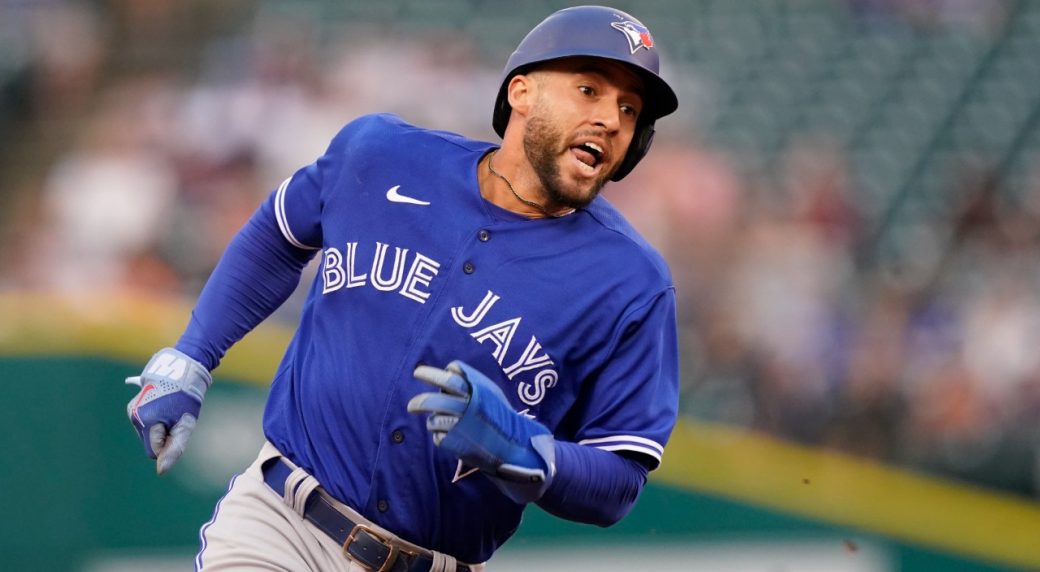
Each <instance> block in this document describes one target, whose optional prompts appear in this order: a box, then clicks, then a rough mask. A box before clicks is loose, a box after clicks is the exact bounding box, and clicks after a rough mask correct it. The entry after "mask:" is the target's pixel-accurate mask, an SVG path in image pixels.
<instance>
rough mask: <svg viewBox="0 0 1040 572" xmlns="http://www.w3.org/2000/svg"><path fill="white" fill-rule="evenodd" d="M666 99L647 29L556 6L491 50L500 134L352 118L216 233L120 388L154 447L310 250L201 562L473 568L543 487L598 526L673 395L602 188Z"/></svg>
mask: <svg viewBox="0 0 1040 572" xmlns="http://www.w3.org/2000/svg"><path fill="white" fill-rule="evenodd" d="M676 107H677V100H676V96H675V94H674V92H673V90H672V89H671V88H670V87H669V86H668V84H667V83H666V82H665V81H664V80H663V79H662V78H661V77H660V76H659V73H658V52H657V47H656V46H655V44H654V41H653V38H652V36H651V35H650V32H649V31H648V30H647V28H646V27H645V26H643V25H642V24H641V23H640V22H639V21H638V20H636V19H635V18H633V17H632V16H630V15H628V14H626V13H624V12H621V11H619V10H615V9H611V8H606V7H598V6H583V7H575V8H568V9H565V10H561V11H559V12H556V13H554V14H552V15H550V16H549V17H548V18H547V19H546V20H544V21H543V22H541V23H540V24H538V25H537V26H536V27H535V28H534V29H533V30H532V31H531V32H530V33H529V34H528V35H527V36H526V37H525V38H524V39H523V40H522V41H521V43H520V44H519V46H518V47H517V49H516V51H515V52H514V53H513V54H512V56H511V57H510V58H509V61H508V63H507V64H506V66H505V71H504V74H503V79H502V83H501V88H500V91H499V93H498V95H497V100H496V104H495V108H494V114H493V118H492V125H493V127H494V129H495V131H496V132H497V133H498V134H499V135H500V136H501V137H502V143H501V145H495V144H494V143H489V142H484V141H475V140H472V139H467V138H465V137H462V136H459V135H456V134H452V133H447V132H441V131H431V130H427V129H423V128H420V127H416V126H413V125H409V124H408V123H406V122H404V121H403V120H401V119H400V118H398V117H395V116H392V115H385V114H381V115H370V116H364V117H360V118H358V119H356V120H354V121H352V122H350V123H349V124H347V125H346V126H345V127H344V128H343V129H342V130H341V131H340V132H339V133H338V134H337V135H336V136H335V138H334V139H333V140H332V142H331V144H330V145H329V147H328V150H327V151H326V152H325V153H324V154H323V155H322V156H321V157H319V158H318V159H317V160H316V161H315V162H314V163H312V164H310V165H308V166H306V167H303V168H302V169H300V170H298V171H297V172H295V173H293V174H292V175H291V176H290V177H288V178H287V179H285V181H284V182H283V183H282V184H281V185H280V186H279V187H278V188H277V189H276V190H275V191H274V192H273V193H272V194H271V195H270V196H269V198H268V199H267V200H266V202H264V203H263V205H262V206H260V208H259V209H258V210H257V212H256V213H255V214H254V215H253V217H252V218H251V219H250V220H249V222H248V223H247V224H246V225H245V226H244V227H243V228H242V229H241V230H240V231H239V233H238V234H237V235H236V236H235V238H234V239H233V240H232V241H231V243H230V244H229V246H228V248H227V251H226V252H225V254H224V256H223V257H222V259H221V261H220V263H219V264H218V266H217V268H216V269H215V270H214V272H213V275H212V276H211V277H210V279H209V281H208V282H207V284H206V286H205V288H204V289H203V291H202V293H201V295H200V297H199V299H198V302H197V305H196V307H195V309H194V311H193V312H192V315H191V320H190V323H189V324H188V327H187V329H186V331H185V332H184V334H183V336H182V337H181V338H180V339H179V340H178V342H177V344H176V347H175V348H165V349H162V350H160V351H159V352H157V353H156V354H155V355H154V356H153V357H152V359H151V360H150V361H149V362H148V364H147V365H146V366H145V367H144V370H143V372H142V373H141V375H140V376H137V377H133V378H130V379H128V382H130V383H135V384H137V385H140V386H141V390H140V392H139V393H138V394H137V395H136V396H135V397H134V398H133V399H132V400H131V401H130V402H129V404H128V405H127V411H128V415H129V417H130V420H131V422H132V424H133V426H134V428H135V429H136V430H137V432H138V434H139V436H140V437H141V439H142V441H143V443H144V448H145V451H146V452H147V454H148V455H149V456H150V457H152V458H156V459H157V470H158V472H159V473H160V474H161V473H164V472H166V471H167V470H169V469H170V467H171V466H172V465H173V464H174V463H175V462H176V460H177V458H178V457H179V456H180V455H181V453H182V452H183V451H184V449H185V446H186V443H187V440H188V437H189V435H190V434H191V431H192V429H193V428H194V426H195V423H196V420H197V419H198V417H199V410H200V407H201V405H202V402H203V397H204V396H205V394H206V390H207V389H208V387H209V386H210V384H211V377H210V373H209V372H210V371H211V370H213V369H214V368H215V367H216V366H217V364H218V363H219V362H220V359H221V357H222V356H223V355H224V353H225V351H226V350H227V349H228V348H229V347H230V346H231V345H232V344H234V343H235V342H236V341H237V340H238V339H240V338H241V337H242V336H243V335H245V334H246V333H247V332H249V331H250V330H251V329H252V328H254V327H255V326H256V325H257V324H258V323H259V322H261V321H262V320H264V319H265V318H266V317H267V316H269V315H270V314H271V313H272V312H273V311H274V310H275V309H276V308H277V307H278V306H279V305H280V304H281V303H283V302H284V301H285V299H286V298H287V297H288V296H289V295H290V293H291V292H292V291H293V290H294V288H295V286H296V284H297V282H298V280H299V277H300V275H301V270H302V268H303V267H304V265H305V264H306V263H307V262H308V261H309V260H311V259H312V258H313V257H315V256H317V257H320V261H321V266H320V269H319V271H318V273H317V276H316V278H315V281H314V283H313V284H312V285H311V288H310V292H309V295H308V299H307V302H306V305H305V307H304V309H303V313H302V317H301V319H300V325H299V328H298V329H297V331H296V333H295V336H294V337H293V339H292V341H291V343H290V345H289V347H288V349H287V350H286V353H285V356H284V358H283V360H282V363H281V365H280V367H279V368H278V370H277V372H275V374H274V380H273V383H272V386H271V389H270V396H269V398H268V402H267V405H266V409H265V412H264V419H263V428H264V433H265V436H266V440H267V442H266V443H265V445H264V446H263V448H262V450H261V452H260V455H259V456H258V457H257V459H256V461H255V462H254V463H253V464H252V465H251V466H250V467H249V468H248V469H247V470H246V471H245V472H244V473H242V474H241V475H238V476H237V477H235V478H234V479H233V480H232V481H231V485H230V487H229V490H228V492H227V494H226V495H225V496H224V497H223V498H222V499H221V500H220V502H219V503H218V504H217V507H216V509H215V511H214V515H213V519H212V520H211V521H210V522H208V523H207V524H205V525H204V526H203V527H202V529H201V531H200V538H201V550H200V552H199V553H198V556H197V558H196V560H195V565H196V568H197V569H205V570H225V569H270V570H308V569H309V570H351V571H356V570H379V571H405V570H408V571H416V570H424V571H425V570H434V571H447V570H452V571H469V570H482V569H483V568H484V563H486V562H487V561H488V559H490V558H491V556H492V554H494V552H495V550H496V549H497V548H498V547H499V546H500V545H501V544H502V543H503V542H505V541H506V540H507V539H508V538H509V537H510V536H511V535H512V534H513V533H514V532H515V531H516V529H517V527H518V526H519V524H520V519H521V515H522V513H523V511H524V507H525V506H526V505H527V504H528V503H532V502H533V503H537V504H538V505H539V506H540V507H541V508H543V509H544V510H546V511H548V512H550V513H552V514H554V515H557V516H559V517H562V518H565V519H569V520H574V521H579V522H585V523H594V524H597V525H600V526H608V525H610V524H613V523H615V522H617V521H618V520H619V519H621V518H622V517H623V516H624V515H625V514H627V513H628V511H629V510H630V509H631V508H632V506H633V504H634V503H635V501H636V498H637V497H638V495H639V493H640V491H641V489H642V487H643V486H644V484H645V482H646V478H647V473H648V471H650V470H653V469H654V468H656V467H657V466H658V464H659V463H660V462H661V454H662V452H663V450H664V447H665V443H666V442H667V440H668V437H669V434H670V432H671V430H672V428H673V425H674V423H675V419H676V410H677V401H678V382H677V379H678V371H677V369H678V365H677V362H678V359H677V348H676V324H675V296H674V291H673V287H672V284H671V278H670V275H669V271H668V269H667V267H666V265H665V263H664V261H663V260H662V258H661V257H660V256H659V255H658V254H657V253H656V252H655V251H654V250H653V249H652V248H651V247H650V246H648V245H647V243H646V242H645V241H644V240H643V239H642V238H641V237H640V236H639V235H638V234H637V233H636V232H635V231H634V230H633V229H632V227H631V226H630V225H629V224H628V223H627V222H626V221H625V220H624V219H623V218H622V216H621V215H620V214H618V212H617V211H616V210H614V208H613V207H611V206H610V205H609V204H608V203H607V202H606V201H605V200H604V199H603V198H601V197H599V196H598V193H599V191H600V189H601V188H602V187H603V185H604V184H606V183H607V182H608V181H612V180H613V181H616V180H619V179H621V178H622V177H624V176H625V175H627V174H628V173H629V172H630V171H631V170H632V168H633V167H635V166H636V164H637V163H639V161H640V159H641V158H642V157H643V156H644V155H645V154H646V152H647V150H648V149H649V147H650V142H651V140H652V138H653V134H654V123H655V121H656V120H657V119H658V118H660V117H662V116H664V115H667V114H669V113H671V112H673V111H674V110H675V109H676Z"/></svg>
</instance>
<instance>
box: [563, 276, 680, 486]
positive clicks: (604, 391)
mask: <svg viewBox="0 0 1040 572" xmlns="http://www.w3.org/2000/svg"><path fill="white" fill-rule="evenodd" d="M616 338H617V339H616V340H615V342H614V351H613V353H612V354H611V356H610V358H609V360H608V362H607V364H606V366H605V367H604V368H603V370H602V371H601V372H600V373H599V375H598V376H596V379H595V380H594V381H593V382H592V383H591V385H590V386H589V388H588V394H587V395H586V396H585V400H584V405H583V406H582V408H581V412H580V414H579V420H578V423H577V432H576V435H575V436H576V441H577V442H578V443H579V444H581V445H587V446H591V447H596V448H598V449H603V450H606V451H614V452H630V453H636V454H638V455H639V456H640V457H641V458H642V459H643V460H645V461H647V465H648V466H649V467H650V469H651V470H652V469H656V468H657V467H658V466H659V465H660V463H661V457H662V454H663V453H664V446H665V444H666V443H667V442H668V437H669V436H670V435H671V432H672V429H673V428H674V427H675V421H676V417H677V415H678V402H679V364H678V361H679V358H678V340H677V332H676V318H675V291H674V290H673V289H672V288H668V289H666V290H665V291H663V292H661V293H659V294H658V295H657V296H656V297H655V298H654V299H653V300H651V301H650V302H647V303H646V304H644V305H643V306H642V307H640V308H636V309H634V310H632V311H631V312H630V313H629V315H628V316H626V317H625V319H624V321H623V324H622V327H621V328H620V331H619V332H618V333H617V334H616Z"/></svg>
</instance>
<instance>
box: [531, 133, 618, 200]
mask: <svg viewBox="0 0 1040 572" xmlns="http://www.w3.org/2000/svg"><path fill="white" fill-rule="evenodd" d="M562 141H563V134H562V133H561V132H560V130H559V129H557V128H556V126H555V125H554V124H553V121H552V118H551V117H548V116H546V115H545V114H539V113H536V114H532V115H531V116H530V117H529V118H528V120H527V125H526V128H525V130H524V153H525V154H526V155H527V160H528V162H530V163H531V166H532V167H533V168H534V172H535V174H536V175H538V180H539V181H540V182H541V183H542V188H543V189H545V195H546V197H548V199H549V201H550V203H549V205H548V206H550V207H552V206H554V205H555V206H561V207H568V208H572V209H580V208H584V207H586V206H588V205H589V203H591V202H592V201H593V199H595V198H596V196H597V195H599V192H600V190H602V189H603V185H605V184H606V183H607V181H608V180H610V176H611V175H612V174H613V170H611V171H609V172H608V171H604V173H603V175H601V176H600V178H598V179H596V180H594V181H592V182H591V186H589V187H588V188H586V189H582V188H572V189H568V188H567V187H566V185H565V182H564V180H563V176H562V175H561V174H560V164H559V156H560V151H559V149H560V145H561V142H562Z"/></svg>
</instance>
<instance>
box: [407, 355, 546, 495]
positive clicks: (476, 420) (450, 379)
mask: <svg viewBox="0 0 1040 572" xmlns="http://www.w3.org/2000/svg"><path fill="white" fill-rule="evenodd" d="M415 376H416V378H417V379H419V380H420V381H424V382H426V383H430V384H432V385H435V386H437V387H440V389H441V391H442V393H423V394H420V395H417V396H415V397H414V398H412V400H411V401H410V402H409V404H408V410H409V411H412V412H426V413H431V414H433V417H432V419H431V421H434V422H428V423H427V428H428V429H429V430H430V431H431V432H432V433H433V435H434V442H435V443H437V444H438V446H440V447H441V448H443V449H445V450H447V451H450V452H452V453H454V454H455V455H456V456H457V457H458V458H459V459H461V460H462V462H463V463H465V464H467V465H470V466H473V467H477V468H478V469H480V470H481V471H483V472H484V473H485V474H487V475H488V476H489V477H490V478H491V479H492V481H494V482H495V484H496V485H497V486H498V487H499V489H500V490H501V491H502V492H503V493H504V494H505V495H506V496H508V497H510V498H511V499H512V500H513V501H515V502H518V503H525V502H531V501H534V500H537V499H538V498H540V497H541V495H542V494H543V493H544V492H545V490H546V489H547V488H548V486H549V484H550V482H551V481H552V478H553V476H554V475H555V473H556V464H555V446H554V440H553V436H552V432H551V431H549V429H548V428H547V427H545V426H544V425H542V424H541V423H539V422H538V421H535V420H534V419H532V418H529V417H525V416H523V415H521V414H519V413H517V412H516V411H515V410H514V409H513V408H512V406H511V405H510V404H509V400H508V398H506V395H505V394H504V393H503V392H502V390H501V389H500V388H499V387H498V386H497V385H496V384H495V383H494V382H493V381H491V380H490V379H488V377H487V376H485V375H484V374H482V373H481V372H479V371H477V370H476V369H474V368H473V367H471V366H469V365H467V364H465V363H463V362H461V361H454V362H452V363H451V364H449V365H448V367H447V368H446V369H443V370H441V369H437V368H431V367H429V366H420V367H419V368H417V369H416V372H415ZM451 418H455V419H457V421H455V422H454V423H452V422H451Z"/></svg>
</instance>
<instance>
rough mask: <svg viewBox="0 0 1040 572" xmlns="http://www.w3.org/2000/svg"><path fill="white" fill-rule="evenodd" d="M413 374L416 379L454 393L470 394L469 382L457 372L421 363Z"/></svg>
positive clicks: (459, 394)
mask: <svg viewBox="0 0 1040 572" xmlns="http://www.w3.org/2000/svg"><path fill="white" fill-rule="evenodd" d="M413 375H414V376H415V379H418V380H419V381H422V382H426V383H428V384H430V385H433V386H436V387H439V388H441V390H443V391H446V392H448V393H450V394H452V395H457V396H459V397H468V396H469V384H468V383H467V382H466V380H465V379H464V378H463V377H462V376H460V375H459V374H457V373H454V372H451V371H448V370H444V369H441V368H439V367H432V366H428V365H420V366H419V367H417V368H415V372H413Z"/></svg>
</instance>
